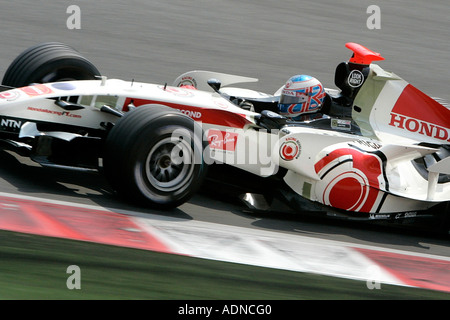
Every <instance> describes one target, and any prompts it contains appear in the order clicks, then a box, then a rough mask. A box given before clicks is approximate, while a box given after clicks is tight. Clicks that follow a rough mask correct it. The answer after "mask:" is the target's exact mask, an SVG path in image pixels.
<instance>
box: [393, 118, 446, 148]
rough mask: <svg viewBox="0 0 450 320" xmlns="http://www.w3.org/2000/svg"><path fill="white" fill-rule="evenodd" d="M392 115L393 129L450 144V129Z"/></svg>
mask: <svg viewBox="0 0 450 320" xmlns="http://www.w3.org/2000/svg"><path fill="white" fill-rule="evenodd" d="M390 115H391V119H390V122H389V125H390V126H392V127H396V128H399V129H402V130H407V131H409V132H412V133H418V134H421V135H424V136H427V137H430V138H434V139H439V140H443V141H446V142H450V132H449V129H448V128H444V127H441V126H438V125H436V124H433V123H429V122H426V121H423V120H418V119H415V118H411V117H407V116H404V115H401V114H397V113H393V112H391V114H390Z"/></svg>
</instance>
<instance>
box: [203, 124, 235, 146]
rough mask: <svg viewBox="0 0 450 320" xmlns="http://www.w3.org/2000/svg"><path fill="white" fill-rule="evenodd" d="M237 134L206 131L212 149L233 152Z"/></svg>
mask: <svg viewBox="0 0 450 320" xmlns="http://www.w3.org/2000/svg"><path fill="white" fill-rule="evenodd" d="M237 139H238V134H237V133H234V132H228V131H221V130H215V129H210V130H209V131H208V142H209V146H210V147H211V148H212V149H219V150H225V151H235V150H236V143H237Z"/></svg>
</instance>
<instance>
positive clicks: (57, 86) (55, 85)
mask: <svg viewBox="0 0 450 320" xmlns="http://www.w3.org/2000/svg"><path fill="white" fill-rule="evenodd" d="M51 86H52V87H53V88H55V89H58V90H67V91H70V90H75V89H76V88H77V87H76V86H75V85H74V84H73V83H65V82H61V83H52V84H51Z"/></svg>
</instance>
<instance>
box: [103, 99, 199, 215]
mask: <svg viewBox="0 0 450 320" xmlns="http://www.w3.org/2000/svg"><path fill="white" fill-rule="evenodd" d="M204 147H205V144H204V142H203V139H202V131H201V128H200V126H199V125H198V124H197V123H195V121H194V120H192V119H191V118H189V117H187V116H185V115H183V114H181V113H179V112H178V111H176V110H173V109H171V108H168V107H165V106H159V105H152V106H141V107H139V108H137V109H136V110H133V111H131V112H129V113H127V114H126V115H125V116H124V117H123V118H121V119H120V120H119V121H118V122H117V123H116V125H115V126H114V128H113V129H112V130H111V132H110V133H109V134H108V137H107V139H106V144H105V154H104V171H105V174H106V177H107V179H108V180H109V182H110V183H111V185H112V187H113V188H114V189H115V190H116V191H117V192H118V193H119V194H120V195H121V196H123V197H125V198H126V199H127V200H129V201H133V202H138V203H140V204H144V205H148V206H151V207H155V208H160V209H170V208H174V207H177V206H179V205H181V204H182V203H184V202H186V201H187V200H189V199H190V198H191V197H192V195H193V194H194V193H195V192H196V191H197V189H198V187H199V186H200V185H201V183H202V182H203V179H204V177H205V174H206V164H205V162H204V159H203V150H204Z"/></svg>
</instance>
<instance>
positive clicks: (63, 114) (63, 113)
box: [27, 107, 82, 119]
mask: <svg viewBox="0 0 450 320" xmlns="http://www.w3.org/2000/svg"><path fill="white" fill-rule="evenodd" d="M27 110H29V111H36V112H43V113H48V114H53V115H57V116H60V117H69V118H78V119H80V118H82V116H81V115H79V114H75V113H73V112H70V111H55V110H50V109H45V108H36V107H28V108H27Z"/></svg>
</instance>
